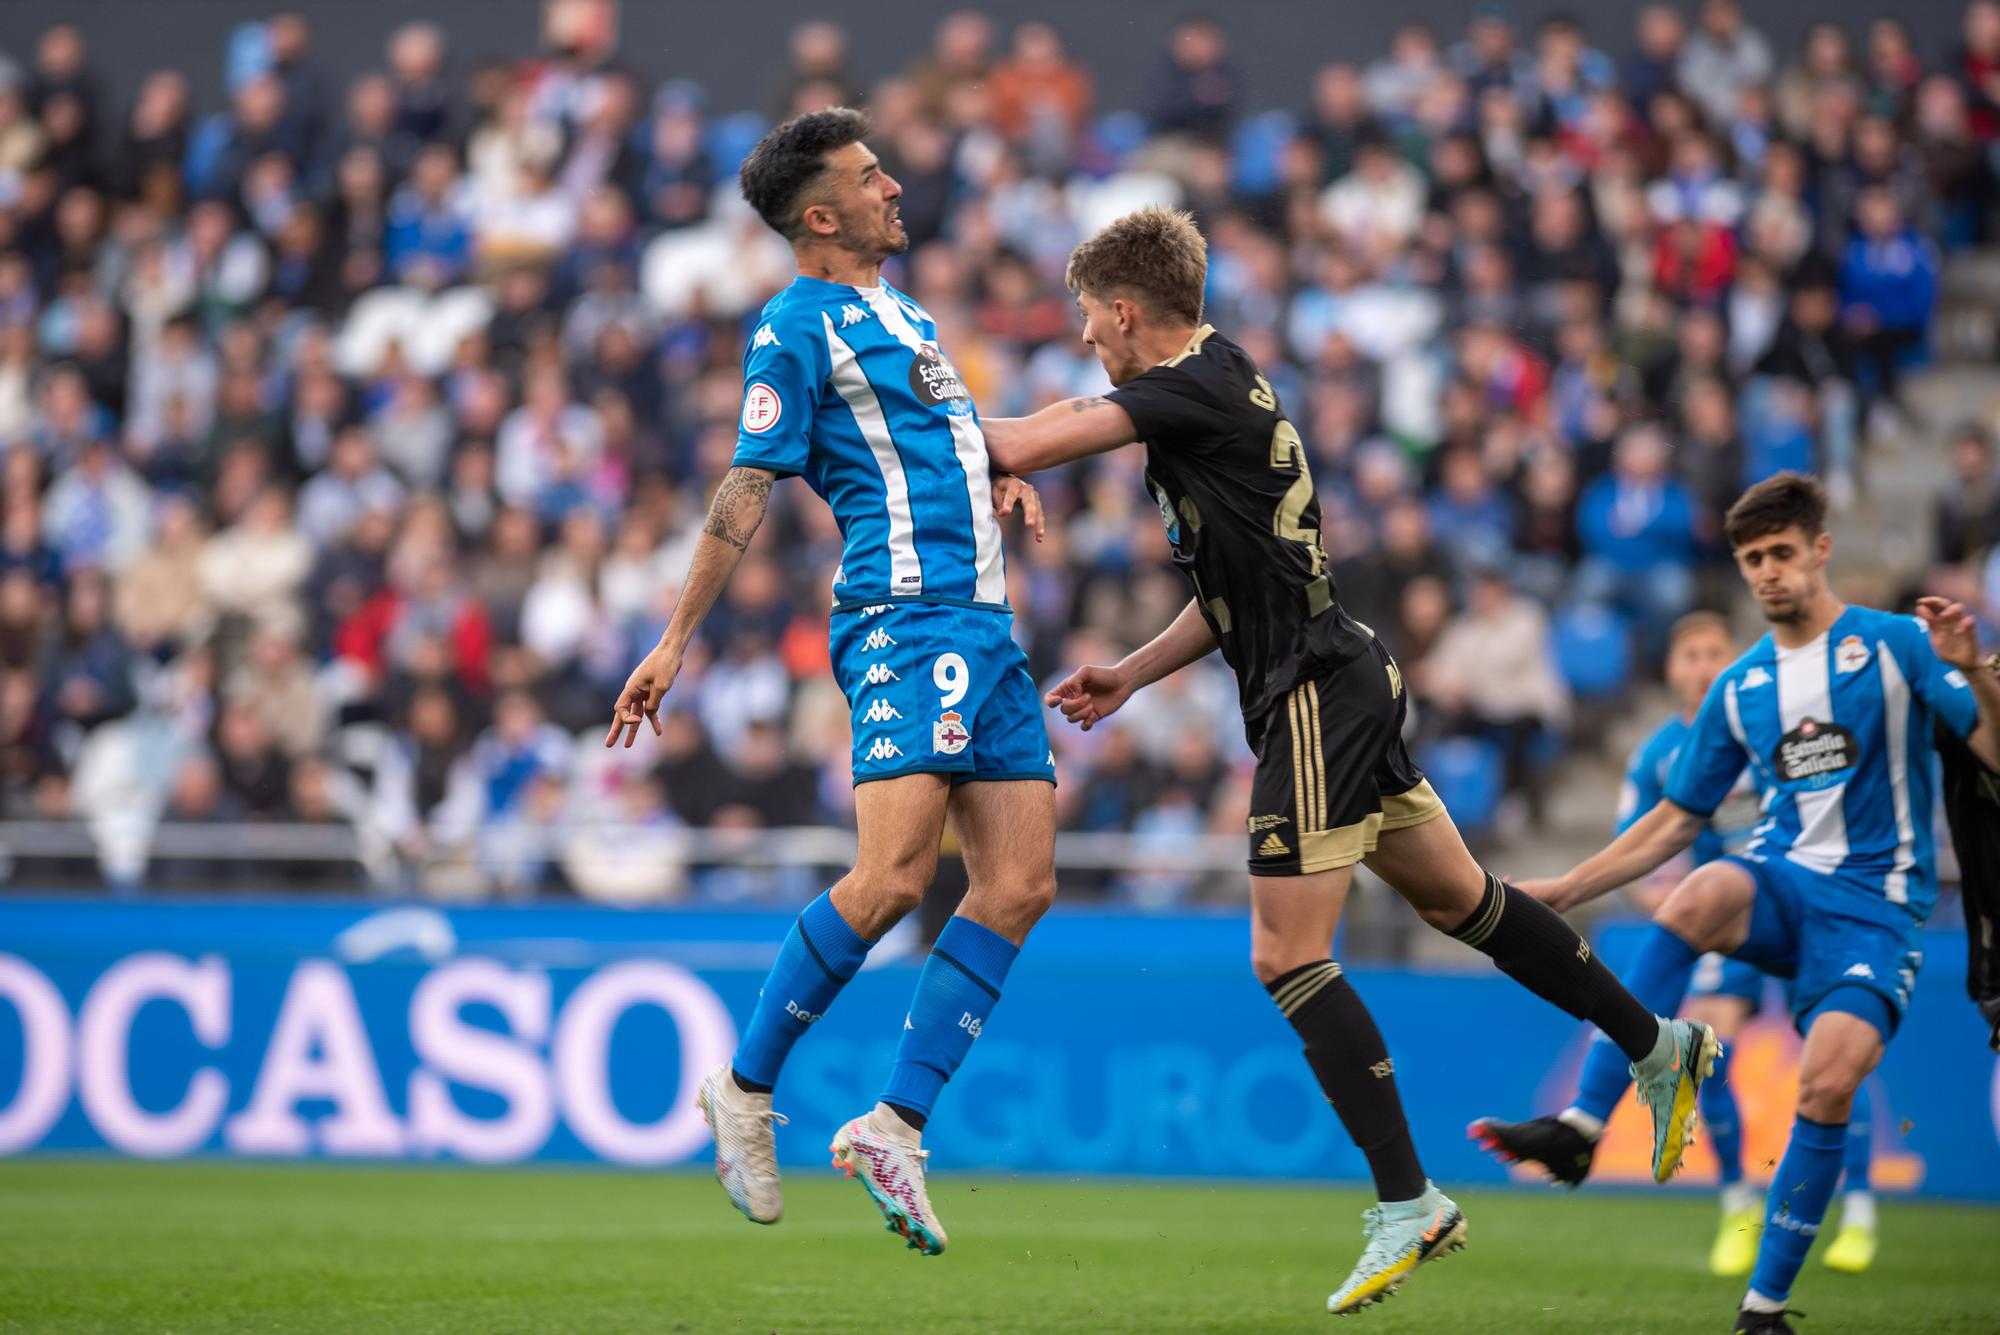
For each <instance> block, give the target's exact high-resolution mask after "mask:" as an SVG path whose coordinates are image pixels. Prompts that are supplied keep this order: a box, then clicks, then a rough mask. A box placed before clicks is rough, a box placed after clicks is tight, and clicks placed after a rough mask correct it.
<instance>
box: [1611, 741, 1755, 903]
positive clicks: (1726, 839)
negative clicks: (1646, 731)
mask: <svg viewBox="0 0 2000 1335" xmlns="http://www.w3.org/2000/svg"><path fill="white" fill-rule="evenodd" d="M1693 726H1694V725H1693V724H1691V723H1689V722H1688V721H1687V720H1686V719H1684V718H1682V717H1681V716H1680V715H1679V714H1674V715H1671V716H1669V717H1668V719H1667V720H1666V722H1664V723H1662V724H1661V725H1660V726H1659V727H1658V728H1655V729H1654V730H1653V734H1652V736H1650V737H1648V738H1647V739H1646V740H1645V741H1643V742H1641V743H1639V745H1638V747H1637V749H1635V750H1634V751H1633V752H1632V759H1631V761H1630V762H1629V763H1627V765H1626V767H1625V784H1624V786H1623V787H1622V788H1621V789H1620V790H1619V792H1618V828H1617V830H1616V833H1618V834H1623V833H1625V831H1626V830H1628V829H1630V828H1631V827H1632V825H1633V824H1634V823H1635V822H1637V821H1638V819H1639V817H1641V816H1643V815H1645V814H1646V813H1647V812H1649V811H1651V810H1652V809H1653V808H1654V807H1656V806H1658V805H1659V803H1660V798H1661V796H1662V795H1664V794H1665V792H1666V790H1667V776H1668V775H1669V774H1671V773H1673V769H1674V759H1675V757H1677V756H1679V755H1680V753H1681V743H1682V742H1684V741H1686V740H1687V735H1688V732H1689V731H1690V730H1691V729H1692V728H1693ZM1761 807H1762V803H1761V802H1760V801H1759V799H1758V794H1757V789H1756V787H1755V786H1754V785H1753V784H1752V783H1751V781H1750V775H1749V773H1748V771H1747V770H1746V771H1745V773H1744V774H1743V776H1742V777H1740V778H1739V779H1737V781H1736V786H1735V787H1733V788H1731V789H1730V790H1729V796H1727V797H1726V798H1724V799H1723V800H1722V805H1720V806H1718V807H1717V808H1716V809H1715V813H1714V814H1713V815H1711V816H1710V817H1709V818H1708V824H1706V825H1704V826H1702V828H1701V833H1700V834H1698V835H1696V836H1695V837H1694V848H1693V849H1692V850H1690V851H1691V852H1692V853H1693V854H1694V865H1695V866H1697V867H1699V866H1702V865H1703V864H1705V863H1710V862H1713V861H1715V860H1716V859H1717V858H1719V857H1721V856H1722V855H1723V854H1724V853H1734V852H1736V851H1737V850H1738V849H1740V848H1742V847H1743V845H1744V844H1746V843H1748V842H1749V841H1750V834H1751V831H1752V830H1754V829H1755V828H1756V826H1757V822H1758V820H1759V819H1760V818H1761V817H1762V815H1763V812H1762V810H1761Z"/></svg>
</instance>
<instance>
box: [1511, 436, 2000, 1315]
mask: <svg viewBox="0 0 2000 1335" xmlns="http://www.w3.org/2000/svg"><path fill="white" fill-rule="evenodd" d="M1725 526H1726V529H1727V534H1728V538H1729V544H1730V547H1731V548H1732V550H1733V551H1734V553H1735V557H1736V565H1737V569H1738V570H1739V571H1740V572H1741V573H1742V575H1743V578H1744V581H1745V582H1746V583H1747V584H1748V585H1749V586H1750V592H1751V593H1752V594H1753V595H1754V596H1755V598H1756V599H1757V602H1758V605H1759V607H1760V608H1761V609H1762V611H1763V613H1764V617H1765V620H1767V621H1769V622H1770V623H1771V631H1770V633H1769V634H1767V635H1765V636H1764V638H1763V639H1761V640H1759V641H1758V642H1757V643H1756V644H1755V645H1754V646H1752V647H1751V649H1750V651H1749V652H1748V653H1746V654H1744V655H1743V656H1742V657H1741V658H1739V659H1737V660H1736V662H1735V663H1733V664H1732V665H1731V666H1730V667H1729V669H1728V670H1727V671H1726V672H1724V673H1723V674H1722V675H1721V676H1720V677H1718V678H1717V679H1716V681H1715V684H1714V685H1713V686H1712V687H1711V688H1710V689H1709V692H1708V697H1707V699H1706V700H1704V701H1703V703H1702V707H1701V712H1700V713H1699V714H1698V715H1697V716H1696V717H1695V721H1694V725H1693V727H1692V728H1691V729H1690V730H1689V733H1688V736H1687V738H1686V739H1685V740H1684V741H1683V742H1682V744H1681V748H1680V754H1679V756H1678V757H1677V758H1676V760H1675V761H1674V766H1673V771H1672V773H1671V774H1670V775H1669V776H1668V778H1667V784H1666V794H1665V797H1664V798H1663V800H1662V801H1660V803H1659V804H1658V805H1656V806H1655V807H1654V808H1653V809H1652V810H1651V811H1649V812H1647V813H1646V815H1645V816H1643V817H1641V818H1640V819H1639V820H1638V821H1636V822H1634V823H1633V825H1632V826H1631V828H1629V829H1627V830H1626V831H1625V832H1624V833H1623V834H1621V835H1620V836H1618V838H1617V839H1615V840H1614V841H1613V842H1612V843H1611V844H1610V845H1609V846H1608V847H1606V848H1605V849H1604V850H1603V851H1602V852H1600V853H1598V854H1596V855H1595V856H1593V857H1591V858H1588V859H1586V860H1585V861H1584V862H1583V863H1581V864H1580V865H1578V866H1577V867H1576V868H1574V869H1573V870H1571V871H1570V872H1569V873H1567V874H1566V875H1564V876H1561V877H1558V878H1555V879H1553V880H1549V881H1538V882H1527V883H1524V885H1523V888H1524V889H1527V890H1529V891H1531V892H1532V893H1534V894H1535V895H1536V896H1538V897H1539V898H1541V899H1543V900H1544V901H1545V902H1547V903H1548V904H1550V905H1551V906H1553V907H1555V908H1558V909H1567V908H1570V907H1572V906H1574V905H1577V904H1581V903H1583V902H1585V901H1587V900H1590V899H1593V898H1595V897H1597V896H1598V895H1601V894H1604V893H1605V892H1606V891H1608V890H1611V889H1613V888H1615V887H1617V886H1620V885H1625V884H1628V883H1629V882H1631V881H1633V880H1635V879H1637V878H1639V877H1642V876H1645V875H1647V874H1649V873H1650V872H1652V871H1653V870H1654V869H1655V868H1657V867H1658V866H1660V864H1662V863H1663V862H1665V861H1666V860H1667V859H1668V858H1671V857H1673V856H1674V855H1676V854H1677V853H1679V852H1680V851H1681V850H1682V849H1685V848H1686V847H1688V845H1689V844H1691V843H1693V842H1694V839H1695V837H1696V836H1697V835H1698V834H1700V832H1701V829H1702V827H1703V826H1704V825H1705V824H1706V823H1707V821H1708V819H1709V817H1710V816H1711V815H1712V814H1713V813H1714V811H1715V809H1716V807H1717V806H1718V805H1719V804H1720V803H1721V802H1722V801H1723V800H1724V799H1725V798H1726V797H1727V796H1728V794H1729V793H1730V791H1731V790H1732V789H1733V788H1734V787H1735V785H1736V783H1737V780H1738V777H1739V776H1740V775H1741V774H1742V773H1743V771H1744V769H1745V768H1746V767H1747V768H1749V770H1750V771H1751V773H1752V774H1753V776H1754V782H1755V783H1756V784H1757V786H1758V788H1759V789H1761V790H1762V791H1763V792H1764V794H1765V797H1764V813H1763V815H1764V818H1763V820H1762V821H1761V822H1760V823H1759V825H1758V826H1757V829H1756V831H1755V832H1754V834H1753V835H1752V837H1751V840H1750V842H1749V843H1748V844H1747V845H1746V846H1745V847H1744V848H1743V849H1742V851H1740V852H1737V853H1733V854H1728V855H1725V856H1723V857H1721V858H1718V859H1717V860H1715V861H1714V862H1711V863H1709V864H1707V865H1706V866H1703V867H1700V868H1697V869H1696V870H1695V871H1694V872H1692V873H1690V874H1689V875H1688V877H1687V878H1686V879H1685V880H1683V881H1682V882H1681V883H1680V884H1679V885H1678V886H1677V887H1675V889H1674V891H1673V893H1672V894H1671V895H1669V896H1668V897H1667V899H1666V901H1665V902H1664V903H1663V904H1662V905H1661V906H1660V908H1659V910H1658V912H1656V913H1655V914H1654V917H1653V922H1654V926H1653V928H1652V929H1651V930H1650V931H1649V932H1648V933H1647V935H1646V939H1645V942H1644V944H1643V945H1642V947H1641V949H1640V952H1639V956H1638V958H1637V959H1636V960H1635V961H1634V962H1633V966H1632V969H1631V971H1630V972H1629V974H1628V975H1627V977H1628V979H1629V981H1630V984H1631V987H1632V990H1633V991H1634V992H1636V993H1637V994H1638V995H1639V997H1640V998H1641V999H1642V1000H1644V1001H1645V1002H1647V1003H1648V1004H1649V1005H1652V1006H1654V1007H1655V1008H1658V1009H1660V1010H1664V1011H1672V1010H1673V1009H1674V1008H1676V1007H1677V1006H1679V1005H1680V1004H1681V1000H1682V998H1683V997H1684V996H1685V995H1686V993H1687V990H1688V982H1689V979H1690V977H1691V975H1692V974H1693V972H1694V970H1695V966H1696V963H1697V961H1698V960H1699V959H1700V957H1701V955H1702V953H1703V952H1704V951H1710V950H1720V951H1725V952H1728V953H1729V954H1731V955H1733V956H1735V957H1736V958H1738V959H1742V960H1747V961H1750V962H1752V963H1755V964H1758V965H1761V966H1763V967H1765V968H1766V969H1768V970H1770V971H1771V972H1774V973H1777V974H1780V975H1781V976H1787V977H1790V978H1792V979H1793V984H1792V989H1791V1002H1792V1009H1793V1014H1794V1016H1795V1018H1796V1023H1797V1025H1798V1028H1799V1031H1800V1032H1801V1033H1802V1034H1803V1035H1804V1036H1805V1048H1804V1050H1803V1052H1802V1053H1801V1054H1800V1058H1799V1101H1798V1112H1797V1117H1796V1120H1795V1121H1794V1122H1793V1125H1792V1135H1791V1141H1790V1143H1789V1144H1788V1145H1787V1147H1786V1150H1785V1156H1784V1158H1783V1160H1782V1161H1781V1162H1780V1163H1779V1164H1778V1168H1777V1173H1776V1176H1775V1177H1774V1178H1773V1180H1772V1183H1771V1191H1770V1195H1769V1198H1768V1199H1767V1201H1766V1204H1765V1212H1764V1218H1763V1224H1764V1228H1763V1236H1762V1238H1761V1240H1760V1241H1759V1244H1758V1252H1757V1264H1756V1269H1755V1270H1754V1271H1753V1273H1752V1275H1751V1278H1750V1287H1749V1291H1748V1293H1746V1294H1745V1296H1744V1299H1743V1303H1742V1306H1741V1308H1740V1310H1739V1311H1738V1313H1737V1317H1736V1324H1735V1327H1734V1329H1735V1331H1736V1333H1737V1335H1790V1332H1791V1331H1792V1326H1791V1323H1790V1322H1789V1321H1787V1320H1786V1316H1787V1315H1788V1313H1787V1312H1786V1310H1785V1302H1786V1300H1787V1299H1788V1298H1789V1297H1790V1295H1791V1290H1792V1283H1793V1281H1794V1280H1795V1279H1796V1278H1797V1276H1798V1272H1799V1267H1800V1266H1801V1265H1803V1264H1804V1262H1805V1257H1806V1253H1807V1251H1808V1250H1809V1249H1810V1248H1811V1246H1812V1240H1813V1237H1814V1236H1815V1235H1816V1234H1817V1233H1818V1232H1819V1227H1820V1222H1821V1220H1822V1219H1823V1218H1824V1217H1825V1214H1826V1210H1827V1206H1828V1204H1829V1202H1830V1201H1831V1200H1832V1197H1833V1191H1834V1185H1835V1183H1836V1182H1838V1181H1839V1178H1840V1173H1841V1164H1842V1158H1843V1155H1844V1153H1845V1149H1846V1142H1847V1139H1848V1136H1847V1130H1848V1119H1849V1114H1850V1110H1851V1108H1852V1106H1853V1102H1854V1096H1855V1091H1856V1090H1857V1089H1858V1088H1859V1087H1860V1085H1861V1082H1862V1081H1863V1080H1864V1079H1865V1078H1866V1077H1867V1076H1868V1074H1869V1072H1871V1071H1873V1070H1874V1069H1875V1065H1876V1063H1877V1062H1878V1061H1880V1060H1881V1057H1882V1049H1883V1045H1884V1044H1886V1043H1887V1042H1888V1040H1889V1039H1890V1038H1891V1037H1892V1036H1893V1035H1894V1034H1895V1031H1896V1027H1897V1025H1898V1023H1899V1022H1900V1021H1901V1019H1902V1015H1903V1011H1904V1009H1905V1008H1906V1007H1907V1006H1908V1005H1909V1001H1910V992H1911V989H1912V988H1913V986H1914V985H1915V981H1916V972H1917V969H1918V967H1919V966H1920V965H1921V963H1922V955H1921V953H1920V950H1919V939H1920V933H1921V930H1922V927H1923V924H1924V920H1925V919H1926V918H1928V917H1929V915H1930V911H1931V907H1932V905H1933V904H1934V903H1935V901H1936V898H1937V879H1936V873H1935V866H1934V862H1933V850H1932V846H1931V845H1932V841H1931V812H1932V809H1933V807H1932V803H1933V798H1934V795H1935V787H1934V781H1933V778H1932V769H1933V764H1934V761H1935V757H1936V749H1935V746H1934V744H1933V741H1932V729H1933V725H1934V724H1940V725H1942V726H1943V727H1944V728H1946V729H1947V730H1948V731H1949V732H1950V733H1951V734H1953V735H1955V736H1958V737H1961V738H1963V739H1965V741H1966V744H1967V747H1968V749H1969V751H1970V752H1971V754H1972V755H1974V756H1975V757H1977V758H1978V759H1979V761H1980V762H1981V763H1982V764H1984V765H1985V766H1987V767H1989V768H2000V763H1996V762H2000V681H1997V680H1995V678H1994V677H1993V676H1992V675H1991V674H1989V673H1986V672H1982V671H1980V670H1979V638H1978V628H1977V626H1976V625H1975V624H1974V621H1973V618H1972V617H1971V615H1970V614H1968V613H1967V612H1966V610H1965V609H1964V608H1963V607H1962V606H1960V605H1959V604H1957V603H1950V602H1947V601H1945V600H1944V599H1941V598H1926V599H1923V600H1921V601H1920V602H1919V603H1918V605H1917V617H1916V618H1915V619H1912V618H1909V617H1900V616H1893V615H1891V614H1889V613H1887V612H1877V611H1874V610H1871V609H1869V608H1863V607H1851V606H1848V605H1846V604H1844V603H1842V602H1841V601H1840V600H1839V599H1838V598H1836V597H1835V596H1834V594H1833V591H1832V590H1831V589H1830V588H1829V587H1828V585H1827V577H1826V566H1827V561H1828V559H1829V558H1830V556H1831V554H1832V550H1833V540H1832V538H1831V537H1830V536H1829V535H1828V534H1827V532H1826V493H1825V491H1824V490H1823V489H1822V488H1821V486H1820V485H1819V483H1818V482H1816V481H1814V480H1813V479H1811V478H1808V477H1803V476H1800V475H1799V474H1796V473H1781V474H1779V475H1778V476H1776V477H1773V478H1770V479H1768V480H1766V481H1764V482H1761V483H1759V484H1758V485H1756V486H1755V487H1752V488H1751V489H1750V490H1749V491H1747V492H1745V493H1744V495H1743V496H1742V498H1741V499H1739V500H1738V501H1737V502H1736V504H1735V505H1734V506H1733V507H1731V509H1730V511H1729V514H1728V516H1727V519H1726V521H1725Z"/></svg>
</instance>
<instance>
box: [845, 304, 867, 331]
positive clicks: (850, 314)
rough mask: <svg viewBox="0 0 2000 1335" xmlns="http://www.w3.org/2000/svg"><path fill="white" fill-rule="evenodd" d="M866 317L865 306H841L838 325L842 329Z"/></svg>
mask: <svg viewBox="0 0 2000 1335" xmlns="http://www.w3.org/2000/svg"><path fill="white" fill-rule="evenodd" d="M867 318H868V308H867V307H866V306H842V307H841V308H840V327H841V328H842V329H846V328H847V327H848V326H850V325H857V324H860V323H861V322H862V321H863V320H865V319H867Z"/></svg>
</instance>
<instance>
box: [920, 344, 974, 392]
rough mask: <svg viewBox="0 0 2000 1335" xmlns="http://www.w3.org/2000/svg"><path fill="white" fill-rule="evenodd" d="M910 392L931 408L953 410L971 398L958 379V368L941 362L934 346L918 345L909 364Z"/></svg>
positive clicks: (943, 361) (941, 356) (944, 361)
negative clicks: (914, 355) (915, 353)
mask: <svg viewBox="0 0 2000 1335" xmlns="http://www.w3.org/2000/svg"><path fill="white" fill-rule="evenodd" d="M910 392H911V393H912V394H915V395H916V396H917V397H918V398H919V399H922V400H923V401H924V402H925V403H928V404H929V405H931V406H932V407H933V408H939V407H944V408H956V407H957V405H959V404H962V403H968V402H970V401H971V399H972V395H971V394H970V393H968V392H967V391H966V388H965V382H964V381H962V380H960V379H959V378H958V368H957V367H955V366H953V365H952V364H951V363H950V362H948V361H946V360H945V357H944V354H943V353H942V352H940V351H938V346H937V344H935V343H919V344H918V345H917V355H916V357H915V358H914V359H913V360H912V361H911V362H910Z"/></svg>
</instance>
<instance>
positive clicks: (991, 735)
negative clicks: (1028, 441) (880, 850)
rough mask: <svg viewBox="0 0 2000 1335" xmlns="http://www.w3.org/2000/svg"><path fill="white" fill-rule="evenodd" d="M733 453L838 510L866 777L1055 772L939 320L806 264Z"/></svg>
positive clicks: (843, 595)
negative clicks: (796, 480) (811, 273)
mask: <svg viewBox="0 0 2000 1335" xmlns="http://www.w3.org/2000/svg"><path fill="white" fill-rule="evenodd" d="M743 384H744V392H743V420H742V423H741V427H740V429H739V433H738V437H737V445H736V457H735V460H734V463H735V466H736V467H739V468H761V469H765V470H768V471H769V472H771V473H773V474H775V475H777V476H779V477H791V476H797V477H800V478H802V479H803V480H804V481H805V483H806V485H808V486H810V487H811V488H812V489H813V490H814V491H815V492H817V493H818V494H819V495H820V496H822V497H824V498H825V500H826V502H827V504H828V506H830V507H831V508H832V510H833V514H834V518H835V520H836V521H837V522H838V523H839V525H840V533H841V539H842V551H841V563H840V568H839V569H838V570H837V571H835V572H834V576H833V620H832V650H833V667H834V672H835V674H836V676H837V677H838V678H839V680H840V685H841V689H842V690H843V691H844V692H845V693H846V695H847V699H848V702H849V704H850V706H851V708H852V714H853V723H854V776H855V778H856V780H857V781H858V780H862V779H872V778H884V777H888V776H891V775H895V774H904V773H915V772H924V771H929V772H937V773H948V774H954V775H969V774H977V775H979V776H981V777H986V778H1000V777H1007V778H1023V779H1046V780H1050V781H1053V779H1054V777H1055V769H1054V765H1053V764H1052V763H1051V757H1050V752H1049V745H1048V737H1047V732H1046V730H1045V728H1044V726H1043V723H1042V709H1041V701H1040V699H1039V695H1038V692H1037V691H1036V688H1035V684H1034V681H1033V680H1032V678H1031V677H1030V676H1029V674H1028V666H1027V659H1026V656H1025V655H1024V654H1023V653H1022V652H1021V650H1020V647H1019V646H1018V645H1016V644H1015V642H1014V639H1013V626H1012V618H1011V614H1010V611H1009V608H1008V606H1007V569H1006V564H1005V557H1004V556H1003V554H1002V551H1001V543H1000V525H999V521H998V520H996V519H995V518H994V515H993V505H992V501H991V493H992V478H991V476H990V473H989V470H988V467H987V460H986V441H985V438H984V436H982V435H981V433H980V429H979V414H978V413H977V412H976V411H975V409H974V407H973V403H972V396H971V395H970V394H968V393H967V392H966V389H965V384H964V382H963V381H962V380H961V379H960V378H959V375H958V372H957V370H956V369H955V368H954V367H953V366H952V364H951V360H950V359H949V358H948V357H946V356H945V354H944V352H943V350H942V349H941V348H940V347H939V346H938V341H937V325H936V323H935V322H934V321H932V319H931V317H930V315H929V314H928V313H927V312H925V310H924V309H923V308H922V307H921V306H919V305H918V304H917V303H916V302H915V301H913V300H911V299H910V298H909V297H908V296H906V295H904V294H903V293H901V292H898V291H897V290H896V289H895V288H893V287H891V286H890V285H889V284H888V283H886V282H882V283H877V284H875V285H874V286H870V287H855V286H851V285H849V284H846V283H833V282H827V281H824V280H822V279H819V278H811V277H807V276H805V275H803V274H801V275H800V276H799V277H798V278H796V279H794V280H793V282H792V285H791V286H790V287H788V288H786V289H785V290H784V291H782V292H780V293H779V294H778V295H777V296H775V297H773V298H772V299H771V301H770V303H769V304H768V305H766V306H765V307H764V311H763V315H762V318H761V320H760V321H759V323H758V325H757V330H756V332H755V333H754V334H753V335H752V336H751V338H750V341H749V345H748V347H746V349H745V350H744V354H743Z"/></svg>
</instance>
